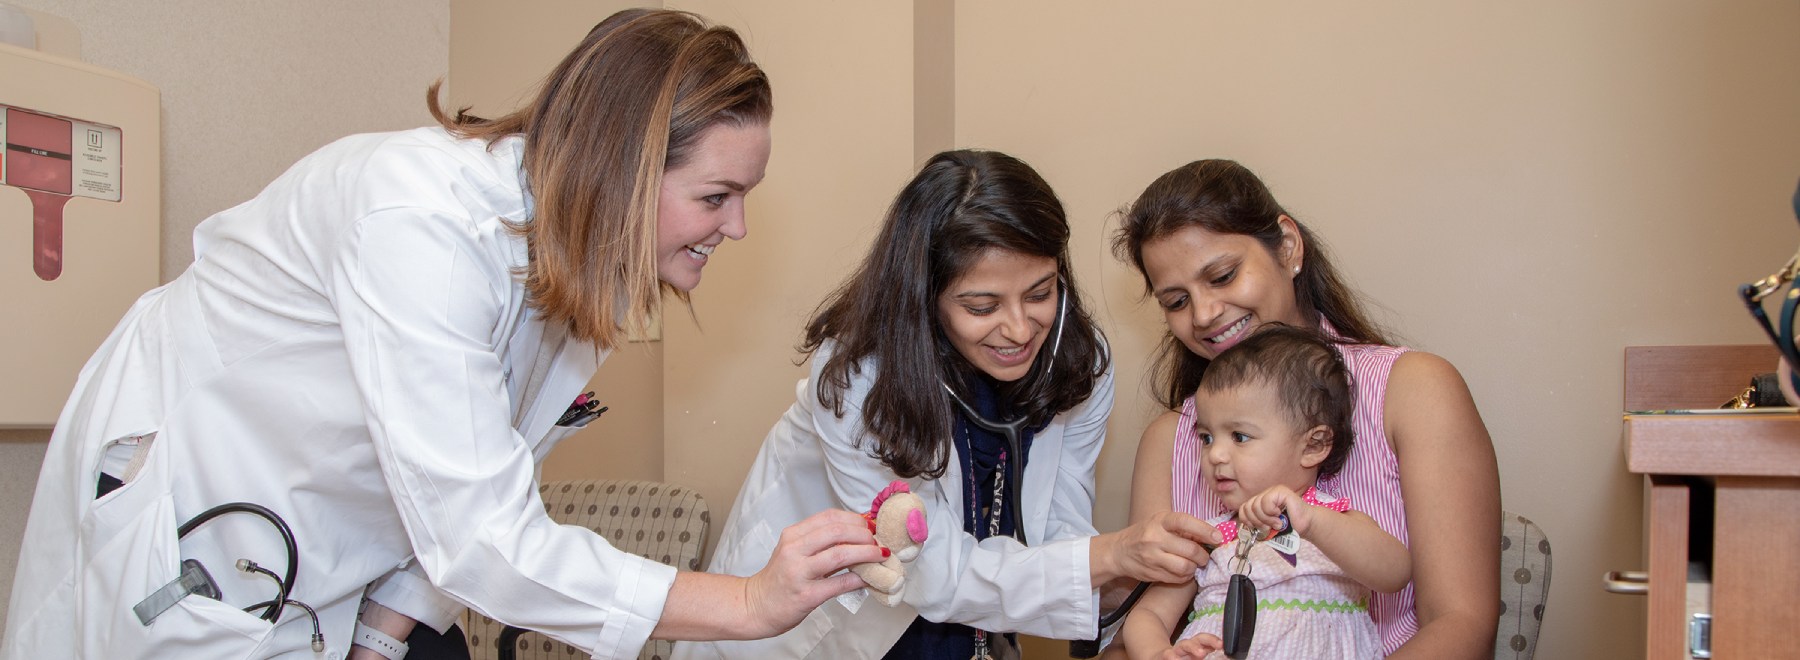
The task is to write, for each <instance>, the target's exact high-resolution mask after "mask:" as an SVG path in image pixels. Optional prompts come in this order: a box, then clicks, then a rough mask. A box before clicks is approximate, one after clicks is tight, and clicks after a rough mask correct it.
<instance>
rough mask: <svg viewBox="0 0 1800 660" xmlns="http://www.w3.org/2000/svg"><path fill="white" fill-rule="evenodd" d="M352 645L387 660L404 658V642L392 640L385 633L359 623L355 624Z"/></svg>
mask: <svg viewBox="0 0 1800 660" xmlns="http://www.w3.org/2000/svg"><path fill="white" fill-rule="evenodd" d="M351 643H352V644H355V645H357V646H360V647H363V648H365V649H368V650H371V651H374V652H376V653H380V654H381V657H384V658H387V659H388V660H401V658H405V657H406V642H402V641H400V640H397V639H394V638H393V637H392V636H390V635H388V634H387V633H384V632H381V631H380V630H377V629H376V628H374V627H371V626H369V625H368V624H365V623H363V622H361V621H358V622H356V638H355V639H354V640H352V641H351Z"/></svg>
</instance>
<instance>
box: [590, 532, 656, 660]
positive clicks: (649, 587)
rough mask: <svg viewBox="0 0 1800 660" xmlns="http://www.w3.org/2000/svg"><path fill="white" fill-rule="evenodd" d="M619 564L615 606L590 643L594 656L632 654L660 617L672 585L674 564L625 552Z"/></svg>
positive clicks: (637, 649) (605, 656) (631, 655)
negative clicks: (626, 559) (625, 560)
mask: <svg viewBox="0 0 1800 660" xmlns="http://www.w3.org/2000/svg"><path fill="white" fill-rule="evenodd" d="M629 558H630V559H631V560H632V561H631V562H630V563H626V564H623V565H621V566H619V569H620V570H619V572H618V574H617V579H618V584H619V592H618V599H617V601H615V602H616V603H618V606H617V607H615V608H609V611H608V612H607V615H606V621H605V623H604V624H602V626H601V628H600V641H599V643H598V644H597V645H595V647H594V657H596V658H635V657H637V656H638V653H639V652H640V651H642V650H643V649H644V644H645V643H646V642H649V641H650V632H651V631H652V630H655V629H656V623H657V622H658V621H660V620H662V612H663V605H664V604H665V603H666V602H667V601H668V599H669V589H671V588H674V586H675V567H673V566H669V565H668V564H661V563H657V562H654V561H650V560H648V559H644V558H643V557H637V556H629Z"/></svg>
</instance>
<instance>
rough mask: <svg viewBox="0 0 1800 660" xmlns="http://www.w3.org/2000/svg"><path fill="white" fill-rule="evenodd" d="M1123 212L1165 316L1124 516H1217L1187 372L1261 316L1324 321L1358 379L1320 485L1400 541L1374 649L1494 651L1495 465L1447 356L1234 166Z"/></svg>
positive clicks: (1118, 244)
mask: <svg viewBox="0 0 1800 660" xmlns="http://www.w3.org/2000/svg"><path fill="white" fill-rule="evenodd" d="M1122 224H1123V226H1122V227H1121V229H1120V230H1119V232H1118V234H1117V236H1115V238H1114V242H1113V249H1114V252H1115V253H1116V254H1117V255H1118V256H1119V258H1120V259H1122V260H1125V261H1128V262H1130V263H1131V264H1132V265H1133V266H1135V267H1136V268H1137V269H1138V271H1139V272H1141V273H1142V274H1143V276H1144V284H1145V286H1146V287H1147V289H1148V292H1149V294H1150V295H1151V296H1152V297H1153V298H1155V299H1156V302H1157V304H1158V305H1159V306H1161V307H1162V310H1163V314H1164V317H1165V320H1166V321H1167V322H1168V326H1169V335H1168V337H1167V338H1166V339H1165V341H1164V342H1163V346H1162V349H1161V354H1160V356H1159V358H1158V361H1157V365H1158V366H1157V370H1158V371H1159V372H1160V373H1159V376H1158V378H1159V385H1160V387H1161V389H1162V403H1163V404H1164V405H1166V406H1168V408H1169V409H1170V411H1169V412H1166V413H1164V414H1163V415H1162V416H1160V417H1158V418H1157V419H1156V420H1155V421H1154V422H1152V423H1151V425H1150V427H1149V428H1148V429H1146V430H1145V432H1144V437H1143V440H1142V441H1141V442H1140V444H1139V446H1138V456H1137V466H1136V473H1135V478H1134V481H1133V484H1132V495H1131V519H1132V520H1133V521H1134V522H1135V521H1138V520H1143V519H1146V518H1149V517H1152V516H1156V515H1159V514H1160V513H1162V512H1166V511H1169V510H1170V509H1174V510H1176V511H1182V512H1186V513H1191V514H1193V515H1196V516H1199V517H1201V518H1208V517H1211V516H1213V515H1216V514H1217V513H1220V512H1221V510H1220V506H1219V503H1218V500H1217V498H1216V497H1214V496H1213V494H1212V493H1210V492H1206V491H1205V490H1204V489H1203V488H1202V487H1201V484H1202V483H1203V481H1202V480H1201V479H1200V478H1199V472H1198V470H1199V467H1198V465H1199V464H1198V462H1197V460H1196V459H1197V456H1198V452H1197V450H1196V442H1195V437H1194V432H1193V415H1194V408H1193V405H1194V404H1193V400H1192V399H1191V398H1189V395H1191V394H1192V393H1193V391H1194V388H1195V387H1196V385H1197V384H1198V383H1199V380H1200V375H1201V374H1202V373H1204V372H1205V370H1206V366H1207V364H1208V363H1209V362H1210V361H1211V360H1212V358H1213V357H1215V356H1217V355H1218V354H1219V353H1221V352H1223V351H1224V350H1225V349H1227V348H1230V347H1231V346H1233V345H1235V344H1237V343H1238V342H1240V341H1242V340H1243V339H1244V338H1245V337H1248V336H1249V335H1250V334H1252V333H1254V332H1256V331H1257V330H1259V329H1260V328H1262V327H1264V326H1267V325H1269V324H1273V323H1280V324H1286V325H1293V326H1300V327H1306V328H1314V329H1318V330H1321V331H1323V332H1324V333H1326V334H1328V335H1331V336H1334V337H1336V338H1337V339H1338V340H1339V341H1341V342H1342V343H1341V344H1340V346H1339V350H1340V351H1341V352H1342V354H1343V356H1344V358H1345V362H1346V363H1348V364H1349V365H1350V368H1351V374H1352V376H1353V378H1354V380H1355V382H1356V396H1357V405H1356V411H1355V414H1354V418H1353V420H1352V423H1353V426H1354V429H1355V433H1356V436H1357V442H1356V445H1355V448H1354V449H1353V450H1352V451H1351V454H1350V458H1349V461H1348V463H1347V465H1346V466H1345V468H1344V469H1343V470H1342V471H1341V472H1340V473H1339V474H1338V475H1337V476H1336V477H1333V478H1331V479H1327V480H1324V481H1322V482H1321V484H1320V485H1321V487H1324V488H1326V489H1327V490H1330V491H1332V492H1336V493H1338V494H1340V495H1348V496H1350V497H1351V498H1352V499H1353V500H1354V501H1355V502H1356V506H1357V508H1358V509H1361V510H1364V511H1366V512H1368V513H1369V514H1370V515H1371V516H1372V517H1374V518H1375V520H1376V521H1377V522H1378V523H1380V525H1381V527H1382V529H1384V530H1386V531H1388V532H1389V533H1391V534H1393V535H1394V536H1395V537H1396V538H1399V539H1400V540H1401V542H1403V543H1406V544H1407V546H1408V548H1409V549H1410V550H1411V552H1412V560H1413V567H1414V573H1413V576H1414V577H1413V583H1412V585H1410V586H1408V587H1407V588H1406V589H1405V590H1402V591H1400V592H1399V593H1395V594H1378V595H1376V596H1375V597H1374V599H1373V602H1371V603H1370V613H1371V615H1372V616H1373V617H1374V618H1375V621H1376V626H1377V628H1378V629H1379V630H1380V632H1381V635H1382V642H1383V646H1384V650H1385V651H1386V652H1387V653H1389V654H1391V655H1392V656H1393V657H1396V658H1473V657H1488V656H1489V655H1491V654H1492V648H1493V640H1494V628H1495V622H1496V619H1497V617H1498V615H1499V610H1498V605H1499V602H1500V595H1499V581H1498V573H1499V563H1498V562H1499V559H1498V554H1497V552H1496V551H1495V548H1496V547H1497V546H1498V543H1499V528H1498V525H1497V521H1498V520H1499V516H1500V486H1499V474H1498V470H1497V468H1496V466H1495V461H1494V450H1493V444H1492V442H1491V441H1490V440H1489V438H1488V434H1487V429H1486V428H1485V427H1484V426H1483V425H1482V422H1481V416H1480V414H1479V413H1478V412H1477V411H1476V409H1475V403H1474V401H1473V399H1472V398H1471V397H1470V395H1469V389H1468V386H1467V385H1466V384H1464V382H1463V379H1462V376H1461V375H1460V374H1458V373H1457V371H1456V368H1455V367H1452V366H1451V365H1450V363H1449V362H1447V361H1445V360H1444V359H1443V358H1440V357H1438V356H1436V355H1432V354H1430V353H1424V352H1420V351H1412V350H1408V349H1406V348H1401V347H1396V346H1393V345H1392V343H1393V342H1391V341H1389V340H1388V339H1387V338H1386V337H1385V336H1384V335H1383V334H1382V332H1381V330H1380V329H1379V328H1378V327H1376V326H1375V324H1373V323H1371V322H1370V321H1369V319H1368V318H1367V316H1366V315H1365V314H1364V313H1363V311H1362V309H1361V308H1360V304H1359V301H1358V298H1357V296H1356V294H1355V293H1354V292H1353V291H1351V290H1350V288H1349V287H1348V286H1347V285H1345V284H1344V281H1343V280H1342V278H1340V277H1339V276H1338V273H1337V271H1336V270H1335V269H1334V268H1333V267H1332V265H1331V262H1330V260H1329V259H1328V258H1327V255H1326V253H1325V250H1324V248H1323V246H1322V245H1321V244H1320V242H1319V241H1318V240H1317V239H1316V238H1315V237H1314V234H1313V233H1312V232H1310V231H1308V230H1307V228H1306V227H1305V225H1302V224H1300V222H1299V221H1297V220H1295V219H1294V218H1293V216H1292V215H1290V214H1289V213H1288V212H1287V211H1286V210H1284V209H1283V208H1282V207H1281V205H1280V204H1278V203H1276V201H1275V198H1274V196H1273V195H1272V194H1270V193H1269V190H1268V188H1267V187H1266V186H1265V185H1264V184H1263V182H1262V181H1261V180H1259V179H1257V177H1256V175H1255V174H1253V173H1251V172H1250V170H1248V169H1246V168H1245V167H1244V166H1242V165H1239V164H1238V163H1235V162H1232V161H1228V160H1202V161H1196V162H1193V163H1189V164H1187V165H1184V166H1182V167H1179V168H1177V169H1175V170H1173V171H1171V172H1169V173H1167V174H1164V175H1163V176H1161V177H1159V178H1158V179H1157V180H1156V181H1155V182H1153V183H1151V184H1150V186H1149V187H1148V188H1146V189H1145V190H1144V192H1143V194H1142V195H1140V196H1139V197H1138V199H1137V201H1135V202H1133V203H1132V205H1131V207H1130V210H1129V211H1128V212H1126V214H1125V216H1124V219H1123V223H1122ZM1403 494H1405V495H1407V497H1403V496H1402V495H1403ZM1409 530H1417V531H1418V532H1419V533H1415V534H1409V533H1408V532H1409Z"/></svg>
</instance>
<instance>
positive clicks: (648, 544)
mask: <svg viewBox="0 0 1800 660" xmlns="http://www.w3.org/2000/svg"><path fill="white" fill-rule="evenodd" d="M538 494H539V495H540V496H541V497H542V498H543V500H544V508H545V510H547V511H548V512H549V513H550V518H551V519H552V520H555V521H556V522H559V523H562V524H565V525H579V526H581V527H586V528H588V529H591V530H594V532H596V533H598V534H600V535H601V536H604V537H606V540H607V542H608V543H611V544H612V545H613V547H615V548H618V549H620V550H624V551H625V552H629V553H632V554H635V555H638V556H640V557H644V558H647V559H651V560H654V561H659V562H662V563H665V564H669V565H671V566H674V567H676V568H680V569H683V570H690V571H697V570H700V565H701V562H700V560H701V557H700V554H701V551H702V550H703V549H704V548H705V545H706V532H707V528H708V527H710V526H711V524H712V515H711V514H710V513H708V512H707V510H706V502H705V500H702V499H701V498H700V494H699V493H697V492H695V491H694V490H693V489H691V488H685V487H682V486H677V485H673V484H666V483H661V482H655V481H612V480H578V481H552V482H549V483H546V484H543V485H541V486H539V487H538ZM503 628H505V626H504V625H503V624H501V623H500V622H498V621H495V620H493V619H491V618H488V617H486V616H482V615H481V614H478V613H476V612H474V611H469V612H468V613H466V614H464V615H463V630H464V632H465V633H466V634H467V635H468V638H469V655H470V657H471V658H472V659H473V660H496V658H498V657H499V649H498V648H496V646H495V641H496V640H498V639H499V638H500V632H501V630H502V629H503ZM513 648H514V649H515V653H516V657H517V658H518V660H550V659H551V658H555V659H556V660H568V659H569V658H577V657H587V656H586V654H584V653H582V652H581V651H580V650H578V649H576V648H575V647H573V646H570V645H568V644H564V643H562V642H558V641H554V640H551V639H550V638H548V637H546V636H544V635H540V634H534V633H533V634H526V635H523V636H521V637H519V638H518V641H517V642H515V643H514V645H513ZM669 649H670V642H666V641H652V642H650V643H649V644H646V645H645V646H644V650H643V652H642V653H640V654H639V655H638V658H639V660H664V659H665V658H668V657H669Z"/></svg>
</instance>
